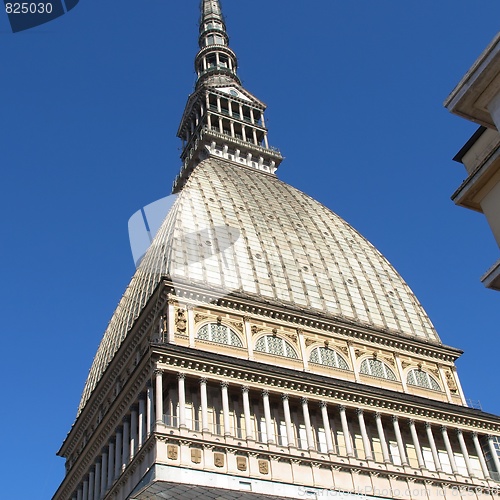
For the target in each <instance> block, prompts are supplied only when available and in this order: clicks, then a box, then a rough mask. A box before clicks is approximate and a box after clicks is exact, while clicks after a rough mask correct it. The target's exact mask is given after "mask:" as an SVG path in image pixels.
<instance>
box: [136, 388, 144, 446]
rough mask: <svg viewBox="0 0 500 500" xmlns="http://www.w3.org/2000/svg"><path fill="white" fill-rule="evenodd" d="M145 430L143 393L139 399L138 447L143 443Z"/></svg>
mask: <svg viewBox="0 0 500 500" xmlns="http://www.w3.org/2000/svg"><path fill="white" fill-rule="evenodd" d="M145 430H146V402H145V401H144V395H143V396H141V398H140V399H139V429H138V435H139V437H138V441H137V446H138V449H140V448H142V445H143V444H144V436H145V434H146V433H145Z"/></svg>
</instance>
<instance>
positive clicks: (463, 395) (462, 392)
mask: <svg viewBox="0 0 500 500" xmlns="http://www.w3.org/2000/svg"><path fill="white" fill-rule="evenodd" d="M451 372H452V373H453V380H454V381H455V384H457V389H458V394H460V398H461V399H462V404H463V405H464V406H468V405H467V400H466V399H465V394H464V391H463V389H462V384H461V383H460V379H459V378H458V374H457V369H456V368H455V367H454V366H453V367H452V369H451ZM499 472H500V470H499Z"/></svg>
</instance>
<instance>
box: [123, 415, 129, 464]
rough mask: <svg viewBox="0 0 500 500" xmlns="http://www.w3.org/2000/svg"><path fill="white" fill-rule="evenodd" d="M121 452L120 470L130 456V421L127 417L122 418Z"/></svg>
mask: <svg viewBox="0 0 500 500" xmlns="http://www.w3.org/2000/svg"><path fill="white" fill-rule="evenodd" d="M122 441H123V453H122V471H123V470H125V467H127V464H128V462H129V458H130V450H129V447H130V422H129V421H128V417H125V418H124V419H123V438H122Z"/></svg>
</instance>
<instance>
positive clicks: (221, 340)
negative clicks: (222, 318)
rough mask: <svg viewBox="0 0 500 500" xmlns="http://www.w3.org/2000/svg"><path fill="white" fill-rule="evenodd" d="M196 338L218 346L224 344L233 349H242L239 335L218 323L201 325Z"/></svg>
mask: <svg viewBox="0 0 500 500" xmlns="http://www.w3.org/2000/svg"><path fill="white" fill-rule="evenodd" d="M197 337H198V338H199V339H201V340H208V341H210V342H216V343H218V344H226V345H231V346H234V347H243V342H242V341H241V339H240V337H239V335H238V334H237V333H236V332H235V331H233V330H231V328H229V327H228V326H226V325H222V324H220V323H210V324H208V325H203V326H202V327H201V328H200V329H199V330H198V335H197Z"/></svg>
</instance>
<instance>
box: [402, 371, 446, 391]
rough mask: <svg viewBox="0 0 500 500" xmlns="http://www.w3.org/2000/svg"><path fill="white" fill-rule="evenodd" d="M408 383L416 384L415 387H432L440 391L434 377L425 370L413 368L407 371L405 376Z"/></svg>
mask: <svg viewBox="0 0 500 500" xmlns="http://www.w3.org/2000/svg"><path fill="white" fill-rule="evenodd" d="M406 383H407V384H408V385H416V386H417V387H424V388H425V389H432V390H433V391H440V390H441V387H439V384H438V383H437V382H436V380H435V379H434V377H431V376H430V375H429V374H428V373H427V372H424V370H420V369H417V368H415V369H413V370H410V371H409V372H408V377H407V378H406Z"/></svg>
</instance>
